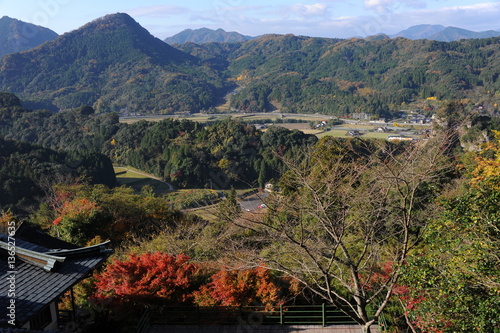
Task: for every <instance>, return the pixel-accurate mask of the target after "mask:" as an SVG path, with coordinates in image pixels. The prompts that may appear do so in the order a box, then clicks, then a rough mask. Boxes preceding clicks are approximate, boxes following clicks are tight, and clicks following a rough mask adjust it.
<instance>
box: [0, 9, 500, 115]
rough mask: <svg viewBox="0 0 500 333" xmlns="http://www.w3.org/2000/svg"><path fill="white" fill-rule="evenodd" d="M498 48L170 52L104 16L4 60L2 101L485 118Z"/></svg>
mask: <svg viewBox="0 0 500 333" xmlns="http://www.w3.org/2000/svg"><path fill="white" fill-rule="evenodd" d="M424 28H425V27H424ZM426 29H427V30H429V29H428V28H426ZM433 29H435V28H433ZM424 30H425V29H424ZM430 30H432V29H430ZM444 30H446V29H443V30H442V31H444ZM219 33H220V31H219ZM414 33H418V32H414ZM419 35H420V36H421V35H422V32H420V33H419ZM499 45H500V38H498V37H497V38H489V39H469V40H463V41H459V42H453V43H445V42H436V41H431V40H415V41H413V40H410V39H403V38H397V39H380V40H374V41H366V40H362V39H349V40H345V39H332V38H313V37H305V36H294V35H264V36H261V37H258V38H256V39H252V40H249V41H243V42H233V43H204V44H193V43H186V44H176V47H172V46H170V45H168V44H167V43H165V42H163V41H161V40H160V39H158V38H156V37H154V36H152V35H151V34H150V33H149V32H148V31H147V30H146V29H144V28H143V27H141V26H140V25H139V24H138V23H137V22H136V21H135V20H134V19H132V18H131V17H130V16H129V15H127V14H113V15H107V16H105V17H103V18H100V19H97V20H95V21H92V22H90V23H88V24H86V25H84V26H83V27H81V28H80V29H77V30H74V31H72V32H69V33H66V34H64V35H61V36H59V37H58V38H56V39H55V40H53V41H49V42H46V43H44V44H43V45H40V46H38V47H36V48H34V49H31V50H29V51H26V52H21V53H13V54H8V55H5V56H4V57H2V58H1V59H0V91H7V92H13V93H15V94H17V95H18V96H19V97H20V98H21V99H22V101H23V103H24V105H25V106H27V107H30V108H39V109H49V110H52V111H57V110H64V109H70V108H75V107H80V106H81V105H83V104H86V105H90V106H92V107H94V109H95V110H96V111H97V112H119V113H143V114H146V113H148V114H171V113H174V112H179V111H181V112H186V111H187V112H198V111H200V110H208V109H210V108H213V107H217V106H220V105H222V104H224V105H225V107H226V108H227V107H229V108H231V109H235V110H240V111H245V112H254V111H273V110H277V109H279V110H280V111H284V112H312V113H315V112H321V113H324V114H336V115H343V114H349V113H356V112H366V113H369V114H372V115H374V116H385V115H387V114H388V113H390V112H396V111H398V110H399V109H400V105H401V104H402V103H411V102H415V101H419V100H423V101H425V100H426V99H427V98H429V97H432V98H436V99H458V98H474V99H478V100H479V101H480V103H482V104H484V105H485V106H486V107H487V108H490V106H491V108H492V110H493V108H495V107H494V105H498V103H497V102H499V99H500V96H499V94H495V92H496V91H500V80H499V77H498V68H499V67H500V58H499V53H498V52H497V51H498V49H499ZM491 91H493V92H494V93H493V94H492V93H490V92H491Z"/></svg>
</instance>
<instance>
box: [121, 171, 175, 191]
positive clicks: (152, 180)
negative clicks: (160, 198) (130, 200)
mask: <svg viewBox="0 0 500 333" xmlns="http://www.w3.org/2000/svg"><path fill="white" fill-rule="evenodd" d="M114 170H115V175H116V182H117V185H118V186H129V187H131V188H133V189H134V190H135V191H137V192H140V191H141V190H142V188H143V187H144V186H147V185H148V186H151V187H152V188H153V192H154V193H155V194H156V195H162V194H165V193H168V192H170V186H169V185H168V184H166V183H165V182H163V181H161V180H160V179H157V178H156V177H154V176H153V175H148V174H146V173H143V172H141V171H140V170H137V169H134V168H130V167H118V166H115V167H114Z"/></svg>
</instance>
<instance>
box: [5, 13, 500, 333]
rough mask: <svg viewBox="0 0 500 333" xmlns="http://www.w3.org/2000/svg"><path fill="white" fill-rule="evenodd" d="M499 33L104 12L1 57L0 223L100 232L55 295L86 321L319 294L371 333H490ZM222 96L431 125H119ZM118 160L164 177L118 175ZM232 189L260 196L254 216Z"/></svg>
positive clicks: (63, 232)
mask: <svg viewBox="0 0 500 333" xmlns="http://www.w3.org/2000/svg"><path fill="white" fill-rule="evenodd" d="M499 41H500V39H499V38H488V39H477V40H467V41H459V42H451V43H445V42H436V41H427V40H417V41H411V40H406V39H403V38H396V39H392V40H386V39H384V40H375V41H366V40H359V39H352V40H331V39H322V38H309V37H297V36H292V35H286V36H275V35H268V36H262V37H259V38H256V39H252V40H249V41H243V42H235V43H207V44H202V45H197V44H193V43H186V44H183V45H176V47H173V46H169V45H168V44H166V43H164V42H163V41H160V40H157V39H155V38H154V37H152V36H151V35H150V34H149V33H148V32H147V31H146V30H145V29H143V28H142V27H140V26H139V25H138V24H137V23H136V22H135V21H133V19H132V18H130V17H129V16H128V15H125V14H116V15H110V16H106V17H104V18H101V19H99V20H96V21H93V22H91V23H89V24H87V25H86V26H84V27H82V28H81V29H78V30H75V31H72V32H70V33H68V34H65V35H63V36H59V37H57V38H56V39H55V40H53V41H50V42H47V43H45V44H43V45H40V46H38V47H36V48H34V49H31V50H29V51H26V52H21V53H12V54H8V55H6V56H4V57H2V58H1V59H0V89H2V91H4V92H0V229H1V230H0V231H2V232H5V230H6V229H5V228H6V227H7V225H10V224H11V223H12V222H13V221H14V222H15V224H16V225H17V226H19V225H21V224H26V225H28V226H30V227H32V228H35V229H37V230H40V231H43V232H45V233H47V234H49V235H52V236H54V237H57V238H59V239H61V240H64V241H67V242H70V243H73V244H75V245H78V246H82V247H84V246H89V245H94V244H99V243H101V242H103V241H105V240H110V241H111V243H110V244H111V245H110V246H111V247H112V249H113V254H112V255H111V256H110V257H109V259H108V260H107V261H106V263H105V264H104V265H103V266H102V267H100V268H99V269H97V270H96V271H95V272H94V274H93V275H92V276H91V277H90V278H88V279H86V280H84V281H82V282H80V283H79V284H78V285H77V286H76V287H75V288H74V293H73V295H63V296H62V300H61V304H59V308H60V309H63V310H64V309H76V310H77V311H76V316H77V317H78V320H76V319H75V322H77V323H78V324H79V327H78V328H77V330H78V331H81V332H130V331H133V330H135V327H136V325H137V323H138V321H139V320H140V318H141V316H142V314H143V313H145V311H146V309H148V311H149V312H148V313H150V316H151V320H152V321H154V320H157V319H158V320H159V319H161V318H165V313H168V309H169V308H170V307H189V308H190V309H200V308H205V307H211V308H213V307H218V308H224V309H229V310H231V311H233V312H235V311H242V309H243V307H246V306H254V307H259V308H261V309H264V310H266V311H269V312H273V311H277V309H280V307H282V308H283V307H284V308H286V306H291V305H301V306H305V305H322V304H325V306H326V305H329V306H333V307H335V309H336V310H338V311H339V312H340V313H341V314H342V315H343V316H344V317H345V318H347V319H348V320H349V322H350V323H353V324H356V325H358V326H359V328H360V330H361V331H363V332H367V333H368V332H371V329H372V328H373V327H374V325H380V324H381V323H384V326H383V327H382V326H379V327H380V330H383V331H384V332H392V333H401V332H408V333H410V332H411V333H425V332H433V333H454V332H484V333H498V332H500V321H499V318H500V256H499V252H498V249H499V247H500V222H499V221H500V218H499V217H500V216H499V214H500V212H499V210H498V207H499V206H500V202H499V201H500V117H499V116H498V102H499V99H500V95H499V94H500V90H499V89H498V88H499V84H500V83H499V78H498V70H497V69H498V61H499V58H498V57H499V52H498V43H499ZM222 105H223V106H222ZM224 108H225V111H228V110H233V111H234V110H239V111H245V112H254V111H255V112H269V111H273V110H276V109H279V110H282V111H287V112H291V113H297V112H304V113H316V112H319V113H322V114H325V115H332V116H333V115H337V116H345V117H350V116H352V115H353V114H354V113H367V114H368V115H370V117H371V118H374V119H375V118H376V119H378V118H379V117H387V118H391V117H393V116H394V115H395V114H396V113H398V112H401V109H402V108H410V109H418V110H421V111H424V112H428V113H429V115H434V121H433V123H432V127H429V128H428V131H426V132H425V135H422V136H421V137H420V138H419V139H418V140H412V141H402V140H395V141H389V140H384V139H369V138H363V137H347V136H345V137H333V136H324V137H321V138H318V137H317V136H315V135H311V134H305V133H304V132H301V131H299V130H289V129H286V128H284V127H279V126H270V127H269V128H266V129H257V128H256V126H255V125H254V124H251V123H246V122H244V121H242V120H238V119H234V118H230V117H227V118H226V117H221V118H217V119H215V120H213V119H212V120H210V121H207V122H201V121H192V120H189V119H187V118H181V117H179V118H174V117H172V118H166V119H163V120H160V121H146V120H140V121H137V122H133V123H125V122H121V121H120V114H122V115H123V114H124V113H127V114H128V113H130V112H132V113H135V112H141V113H151V114H158V113H165V114H168V113H175V112H178V111H188V113H190V112H199V111H200V110H204V111H205V112H218V111H220V110H222V109H224ZM117 166H122V167H127V168H134V169H136V170H139V171H140V172H144V173H148V174H150V175H152V176H154V177H155V178H157V179H158V180H159V181H161V182H166V183H168V184H169V190H166V191H165V192H167V193H165V192H162V193H159V192H157V191H155V190H154V189H153V188H152V186H149V185H147V186H143V187H142V188H132V187H131V186H127V185H120V184H119V182H118V181H117V173H116V171H115V168H116V167H117ZM170 185H171V187H170ZM266 190H267V191H266ZM197 191H202V192H201V193H203V194H202V195H200V196H199V197H198V196H197V194H195V193H200V192H197ZM242 193H245V195H247V194H248V193H250V194H252V195H254V196H256V197H258V198H259V200H262V202H263V204H261V205H259V208H258V209H255V210H250V209H244V207H243V206H242V204H243V200H242ZM176 195H177V196H176ZM180 201H181V202H180ZM73 296H74V297H73ZM72 298H74V299H73V300H72ZM89 313H91V314H92V315H91V318H92V320H91V321H88V320H85V318H87V319H88V314H89ZM208 324H217V323H214V322H211V323H208Z"/></svg>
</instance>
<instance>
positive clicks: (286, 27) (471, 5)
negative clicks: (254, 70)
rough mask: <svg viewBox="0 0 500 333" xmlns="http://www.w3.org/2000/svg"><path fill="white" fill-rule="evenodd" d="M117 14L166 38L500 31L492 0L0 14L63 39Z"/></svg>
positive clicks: (79, 4) (62, 0) (163, 4)
mask: <svg viewBox="0 0 500 333" xmlns="http://www.w3.org/2000/svg"><path fill="white" fill-rule="evenodd" d="M116 12H124V13H128V14H130V15H131V16H132V17H133V18H134V19H135V20H136V21H138V22H139V23H140V24H141V25H142V26H144V27H145V28H146V29H148V30H149V31H150V32H151V33H152V34H153V35H155V36H156V37H159V38H161V39H163V38H165V37H168V36H172V35H174V34H176V33H178V32H180V31H182V30H184V29H187V28H191V29H196V28H201V27H207V28H212V29H216V28H222V29H224V30H226V31H238V32H240V33H242V34H245V35H251V36H257V35H261V34H265V33H278V34H286V33H293V34H296V35H306V36H314V37H341V38H346V37H352V36H367V35H373V34H377V33H388V34H393V33H396V32H399V31H401V30H404V29H406V28H408V27H410V26H412V25H417V24H442V25H444V26H456V27H460V28H464V29H469V30H473V31H483V30H490V29H491V30H499V31H500V2H498V1H489V0H484V1H471V0H347V1H345V0H312V1H308V0H302V1H294V0H292V1H283V0H267V1H265V0H186V1H184V2H182V1H178V0H177V1H169V0H168V1H166V0H141V1H140V2H139V1H137V0H135V1H132V0H119V1H118V0H85V1H82V0H0V16H3V15H7V16H10V17H13V18H17V19H20V20H22V21H26V22H31V23H35V24H38V25H42V26H45V27H48V28H50V29H52V30H54V31H55V32H57V33H58V34H63V33H65V32H68V31H71V30H74V29H77V28H79V27H80V26H82V25H84V24H85V23H87V22H89V21H92V20H94V19H96V18H98V17H101V16H104V15H106V14H111V13H116Z"/></svg>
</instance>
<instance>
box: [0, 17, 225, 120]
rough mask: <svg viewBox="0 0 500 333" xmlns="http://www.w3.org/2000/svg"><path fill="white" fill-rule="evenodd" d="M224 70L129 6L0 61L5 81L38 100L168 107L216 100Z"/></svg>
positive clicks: (41, 103)
mask: <svg viewBox="0 0 500 333" xmlns="http://www.w3.org/2000/svg"><path fill="white" fill-rule="evenodd" d="M222 84H223V83H222V81H221V80H220V79H219V73H217V72H215V71H213V70H211V69H210V68H209V67H207V66H203V64H202V63H201V62H200V61H199V60H198V59H197V58H195V57H193V56H190V55H188V54H185V53H183V52H182V51H179V50H177V49H175V48H173V47H171V46H169V45H168V44H166V43H164V42H163V41H161V40H159V39H157V38H155V37H153V36H152V35H151V34H150V33H149V32H148V31H147V30H145V29H144V28H142V27H141V26H140V25H139V24H138V23H137V22H135V21H134V20H133V19H132V18H131V17H130V16H128V15H126V14H114V15H108V16H105V17H103V18H100V19H97V20H95V21H93V22H90V23H88V24H87V25H85V26H83V27H81V28H80V29H77V30H75V31H72V32H69V33H66V34H64V35H62V36H60V37H59V38H57V39H56V40H54V41H52V42H49V43H46V44H44V45H41V46H40V47H38V48H35V49H32V50H30V51H28V52H24V53H15V54H10V55H7V56H5V57H4V58H2V59H1V61H0V87H1V88H0V89H1V90H3V91H9V92H14V93H17V94H19V96H20V97H21V98H22V99H23V100H24V101H27V102H28V103H31V104H29V105H30V106H32V107H44V108H51V109H66V108H70V107H75V106H80V105H82V104H89V105H94V106H95V107H96V108H97V109H98V110H99V111H101V112H107V111H119V110H121V109H130V110H140V111H143V110H148V111H149V112H151V113H168V112H171V111H173V110H175V111H177V110H184V109H199V108H203V107H206V106H208V105H212V104H214V103H215V96H214V92H215V91H216V90H217V89H218V88H220V87H221V85H222Z"/></svg>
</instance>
